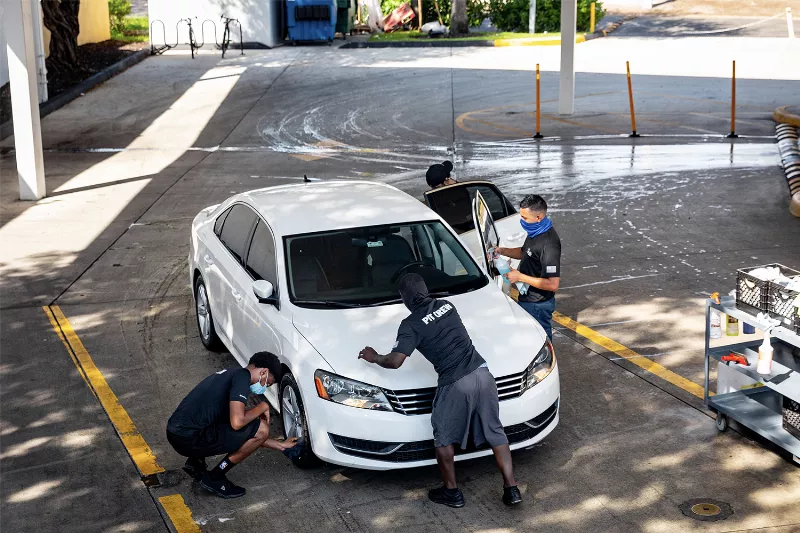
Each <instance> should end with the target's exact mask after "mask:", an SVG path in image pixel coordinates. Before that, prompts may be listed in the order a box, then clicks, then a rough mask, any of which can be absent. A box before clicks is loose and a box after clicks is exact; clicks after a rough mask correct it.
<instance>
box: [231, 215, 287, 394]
mask: <svg viewBox="0 0 800 533" xmlns="http://www.w3.org/2000/svg"><path fill="white" fill-rule="evenodd" d="M275 247H276V243H275V238H274V235H273V233H272V231H271V229H270V227H269V225H268V224H267V223H266V222H264V221H263V220H262V219H261V218H259V219H258V221H257V222H256V228H255V230H254V231H253V237H252V239H251V242H250V245H249V247H248V252H247V257H246V259H245V276H243V277H242V278H241V279H242V281H243V282H244V283H245V284H246V286H242V287H240V290H241V293H242V295H243V298H242V319H241V326H240V331H239V337H240V342H241V345H242V350H243V351H244V353H245V357H248V358H249V357H250V356H252V355H253V354H254V353H256V352H262V351H267V352H272V353H274V354H275V355H277V356H278V357H279V358H280V359H281V360H283V357H282V354H281V342H280V333H279V330H278V327H277V324H278V321H279V320H281V312H280V304H268V303H260V302H259V301H258V298H257V297H256V295H255V293H254V292H253V283H254V282H256V281H258V280H262V279H263V280H266V281H269V282H270V283H272V287H273V289H272V290H273V291H274V292H273V294H275V295H276V296H279V295H278V286H279V285H278V265H277V259H276V254H275ZM278 301H280V298H279V299H278ZM266 396H267V399H268V400H269V401H270V403H271V404H272V405H278V385H274V386H272V387H269V388H268V389H267V392H266Z"/></svg>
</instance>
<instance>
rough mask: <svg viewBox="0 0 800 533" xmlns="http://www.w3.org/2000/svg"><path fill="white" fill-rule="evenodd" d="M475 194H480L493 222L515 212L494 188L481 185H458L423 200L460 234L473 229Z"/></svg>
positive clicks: (432, 192)
mask: <svg viewBox="0 0 800 533" xmlns="http://www.w3.org/2000/svg"><path fill="white" fill-rule="evenodd" d="M476 192H480V193H481V196H483V198H484V201H485V202H486V205H487V206H488V207H489V210H490V212H491V213H492V218H494V219H495V220H500V219H503V218H505V217H507V216H509V215H511V214H513V213H515V212H516V211H515V210H514V207H513V206H512V205H511V204H510V203H509V201H508V200H507V199H506V197H505V196H503V195H502V194H501V193H500V191H499V190H497V188H496V187H494V186H492V185H489V184H483V183H481V184H477V183H473V184H471V183H460V184H458V185H453V186H450V187H445V188H443V189H440V190H439V189H437V190H434V191H431V192H428V193H427V194H426V196H425V198H426V200H427V202H428V205H429V206H430V208H431V209H433V210H434V211H436V212H437V213H438V214H439V216H441V217H442V218H443V219H445V220H446V221H447V223H448V224H450V226H451V227H452V228H453V229H454V230H456V232H458V233H459V234H461V233H465V232H467V231H470V230H473V229H475V224H474V223H473V220H472V202H473V200H474V199H475V193H476Z"/></svg>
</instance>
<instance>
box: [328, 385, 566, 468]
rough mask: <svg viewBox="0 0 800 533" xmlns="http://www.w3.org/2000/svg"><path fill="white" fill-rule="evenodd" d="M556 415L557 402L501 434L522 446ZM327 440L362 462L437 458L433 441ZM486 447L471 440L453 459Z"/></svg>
mask: <svg viewBox="0 0 800 533" xmlns="http://www.w3.org/2000/svg"><path fill="white" fill-rule="evenodd" d="M557 413H558V400H556V401H555V403H554V404H553V405H551V406H550V407H548V408H547V409H546V410H545V411H544V412H543V413H542V414H540V415H538V416H536V417H534V418H532V419H530V420H528V421H527V422H523V423H521V424H514V425H512V426H506V427H504V428H503V430H504V431H505V433H506V436H507V437H508V443H509V444H516V443H518V442H524V441H526V440H530V439H532V438H534V437H535V436H536V435H538V434H539V433H541V432H542V431H544V429H545V428H546V427H547V426H549V425H550V423H551V422H552V421H553V419H555V417H556V414H557ZM328 436H329V437H330V439H331V442H332V443H333V446H334V447H335V448H336V449H337V450H339V451H340V452H342V453H345V454H347V455H353V456H356V457H363V458H365V459H373V460H376V461H387V462H391V463H411V462H414V461H427V460H429V459H435V458H436V451H435V448H434V446H433V439H430V440H420V441H415V442H405V443H403V442H382V441H374V440H363V439H353V438H350V437H342V436H340V435H334V434H333V433H328ZM488 447H489V445H488V444H483V445H481V446H478V447H476V446H475V445H474V443H473V442H472V439H471V438H470V442H469V443H468V445H467V447H466V448H464V449H462V448H460V447H459V446H456V447H455V452H456V455H463V454H465V453H472V452H475V451H479V450H485V449H487V448H488Z"/></svg>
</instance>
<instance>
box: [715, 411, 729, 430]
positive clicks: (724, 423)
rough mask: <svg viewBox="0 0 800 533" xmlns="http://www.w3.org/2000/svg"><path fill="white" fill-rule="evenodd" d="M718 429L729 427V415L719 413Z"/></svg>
mask: <svg viewBox="0 0 800 533" xmlns="http://www.w3.org/2000/svg"><path fill="white" fill-rule="evenodd" d="M716 424H717V429H718V430H720V431H725V430H726V429H728V417H727V415H723V414H722V413H717V420H716Z"/></svg>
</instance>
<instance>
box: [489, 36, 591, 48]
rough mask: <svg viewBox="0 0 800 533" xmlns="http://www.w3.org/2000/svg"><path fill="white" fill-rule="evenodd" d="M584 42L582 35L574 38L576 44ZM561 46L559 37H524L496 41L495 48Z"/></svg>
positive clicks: (584, 38)
mask: <svg viewBox="0 0 800 533" xmlns="http://www.w3.org/2000/svg"><path fill="white" fill-rule="evenodd" d="M585 41H586V37H585V36H584V35H578V36H577V37H575V42H576V43H582V42H585ZM560 44H561V37H524V38H522V39H497V40H496V41H494V45H495V46H558V45H560Z"/></svg>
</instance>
